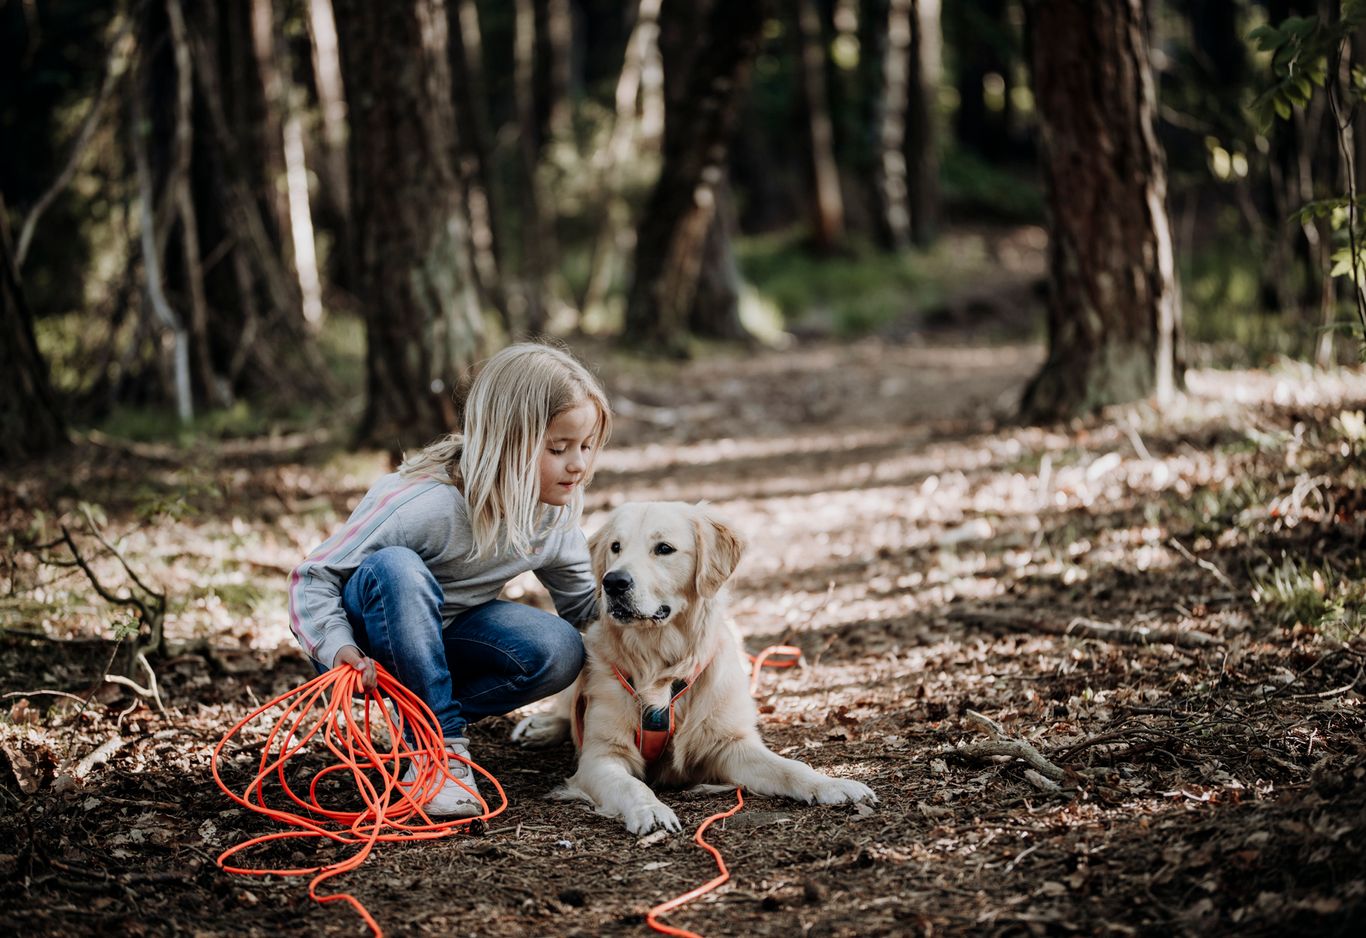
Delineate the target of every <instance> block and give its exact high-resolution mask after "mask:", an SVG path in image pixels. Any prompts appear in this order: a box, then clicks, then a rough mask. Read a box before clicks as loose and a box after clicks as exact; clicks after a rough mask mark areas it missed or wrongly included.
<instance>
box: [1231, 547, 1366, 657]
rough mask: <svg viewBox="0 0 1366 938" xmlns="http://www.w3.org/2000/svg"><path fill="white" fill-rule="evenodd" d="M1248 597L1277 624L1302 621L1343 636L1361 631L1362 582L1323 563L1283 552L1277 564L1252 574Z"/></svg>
mask: <svg viewBox="0 0 1366 938" xmlns="http://www.w3.org/2000/svg"><path fill="white" fill-rule="evenodd" d="M1253 584H1254V588H1253V591H1252V598H1253V599H1254V600H1255V601H1256V602H1257V603H1258V604H1260V605H1262V606H1265V607H1266V609H1267V611H1268V612H1270V613H1271V614H1272V615H1273V616H1274V617H1275V619H1276V621H1277V622H1278V623H1279V624H1281V625H1296V624H1302V625H1306V626H1308V627H1309V628H1312V629H1314V630H1315V631H1319V632H1325V633H1327V634H1330V635H1333V636H1334V637H1337V638H1340V639H1343V640H1347V639H1349V638H1352V637H1354V636H1356V635H1360V634H1361V632H1362V626H1363V620H1362V616H1361V606H1362V602H1363V600H1366V583H1363V582H1362V580H1361V579H1360V577H1359V576H1348V575H1347V573H1346V572H1345V571H1338V570H1334V569H1333V567H1332V566H1330V565H1329V564H1327V563H1324V564H1319V565H1315V564H1313V563H1311V562H1309V561H1307V560H1299V559H1296V558H1294V557H1291V556H1290V555H1288V554H1284V555H1282V557H1281V562H1280V563H1279V564H1273V565H1268V566H1267V567H1266V568H1263V569H1262V570H1261V571H1257V572H1255V573H1254V574H1253Z"/></svg>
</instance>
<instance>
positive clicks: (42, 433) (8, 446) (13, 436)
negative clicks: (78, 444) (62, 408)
mask: <svg viewBox="0 0 1366 938" xmlns="http://www.w3.org/2000/svg"><path fill="white" fill-rule="evenodd" d="M65 443H66V428H65V426H64V425H63V422H62V418H61V415H60V413H59V412H58V410H57V402H56V398H55V396H54V395H53V393H52V385H51V383H50V382H49V380H48V370H47V362H46V361H44V359H43V356H42V353H41V352H40V351H39V350H38V341H37V339H36V338H35V337H34V334H33V314H32V313H31V312H30V310H29V308H28V304H27V303H25V302H24V291H23V287H22V285H21V283H20V280H19V268H18V265H17V264H16V263H15V257H14V244H13V242H12V240H11V238H10V229H9V210H8V209H7V208H6V206H5V199H4V196H3V195H0V459H3V460H5V462H6V463H7V464H10V463H13V462H15V461H17V460H20V459H27V458H30V457H33V456H40V455H42V454H43V453H46V452H49V451H51V450H53V449H56V448H57V447H59V446H62V445H64V444H65Z"/></svg>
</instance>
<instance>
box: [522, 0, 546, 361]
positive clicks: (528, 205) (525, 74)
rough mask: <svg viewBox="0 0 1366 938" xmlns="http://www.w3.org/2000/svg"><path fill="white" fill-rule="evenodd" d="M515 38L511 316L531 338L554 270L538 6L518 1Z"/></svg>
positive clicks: (540, 323) (540, 320)
mask: <svg viewBox="0 0 1366 938" xmlns="http://www.w3.org/2000/svg"><path fill="white" fill-rule="evenodd" d="M515 16H516V22H515V26H514V34H515V35H514V38H513V46H514V52H513V63H514V64H513V94H514V97H515V98H516V102H517V128H518V135H517V153H518V155H519V156H520V157H521V170H522V179H521V186H520V189H521V202H522V206H521V208H522V213H521V214H522V219H521V221H522V269H521V273H522V291H521V299H522V308H521V310H520V315H516V312H517V311H514V316H513V320H514V322H517V323H518V324H519V326H520V328H519V329H517V330H516V331H520V332H524V333H528V334H534V333H537V332H540V331H541V330H542V329H544V328H545V323H546V319H547V316H548V315H549V307H550V303H551V296H550V271H551V269H552V267H553V266H554V260H553V258H554V256H555V249H554V241H553V239H554V228H553V226H552V225H551V223H550V219H549V218H548V217H547V216H546V211H545V203H546V200H545V198H543V195H542V193H541V191H540V186H541V182H540V137H541V134H540V131H539V125H538V123H537V120H536V81H535V75H536V68H535V66H536V5H535V3H534V2H533V0H516V14H515Z"/></svg>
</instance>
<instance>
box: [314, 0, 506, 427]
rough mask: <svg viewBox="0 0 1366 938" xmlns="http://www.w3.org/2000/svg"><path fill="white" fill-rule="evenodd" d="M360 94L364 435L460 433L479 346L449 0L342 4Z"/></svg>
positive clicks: (350, 79)
mask: <svg viewBox="0 0 1366 938" xmlns="http://www.w3.org/2000/svg"><path fill="white" fill-rule="evenodd" d="M336 14H337V24H338V26H339V30H340V35H341V52H342V69H343V77H344V80H345V83H346V86H347V88H348V90H349V94H348V100H349V101H350V102H351V131H352V132H351V150H350V158H351V166H352V189H351V206H352V213H353V221H354V237H353V239H352V243H353V248H354V251H355V260H354V262H353V264H352V269H353V270H354V271H355V272H356V293H357V299H358V300H359V301H360V304H361V307H362V309H364V310H365V316H366V336H367V340H368V348H367V352H366V372H367V389H366V390H367V395H366V407H365V413H364V416H363V417H362V420H361V425H360V428H359V430H358V437H359V440H360V441H361V442H363V443H371V444H378V445H383V446H386V447H389V448H391V449H392V448H394V447H397V446H401V445H410V444H415V443H420V442H423V441H425V440H428V439H430V438H432V437H434V436H436V435H439V434H440V433H442V432H445V431H447V430H449V429H451V428H452V427H453V426H454V424H455V419H456V413H455V407H454V403H453V400H452V396H451V392H452V391H453V390H454V388H455V387H456V385H457V382H458V380H459V377H460V374H461V372H462V371H463V370H464V369H465V368H466V367H467V366H468V365H469V364H470V363H471V362H472V361H473V360H474V359H475V358H476V357H477V356H478V355H480V354H481V352H482V347H483V341H484V340H483V324H482V313H481V310H480V308H479V304H478V301H477V298H476V297H475V295H474V290H473V285H474V280H473V264H472V262H471V255H470V250H471V248H470V243H469V231H468V220H467V219H468V215H467V213H466V210H465V206H464V204H463V200H462V196H461V185H460V178H459V174H458V172H457V170H456V159H457V155H458V151H457V141H456V118H455V112H454V107H453V104H452V101H451V77H450V68H449V58H448V49H447V42H448V33H447V16H446V7H445V4H444V3H443V2H442V0H405V2H402V3H398V2H395V3H386V4H374V3H370V2H369V0H344V2H343V0H339V2H337V3H336Z"/></svg>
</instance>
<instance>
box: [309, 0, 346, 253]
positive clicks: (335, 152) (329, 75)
mask: <svg viewBox="0 0 1366 938" xmlns="http://www.w3.org/2000/svg"><path fill="white" fill-rule="evenodd" d="M307 6H308V38H309V42H310V44H311V46H312V50H313V84H314V86H315V87H316V88H317V90H318V110H319V112H320V114H321V116H322V124H323V149H324V154H325V155H324V156H323V159H322V161H321V163H322V173H321V175H322V176H323V177H324V178H326V180H327V183H326V185H325V186H324V187H323V188H324V189H325V191H326V193H327V199H328V201H330V203H331V204H332V205H333V206H334V207H335V211H336V214H337V215H338V217H339V221H340V224H339V226H338V227H339V228H340V229H341V230H342V232H343V238H342V240H343V242H344V241H345V230H346V220H347V219H348V218H349V217H350V215H351V201H350V188H349V187H348V185H347V176H348V171H347V168H346V136H347V131H346V94H345V92H344V91H343V90H342V77H341V56H340V53H339V52H338V51H337V21H336V18H335V17H334V16H333V15H332V0H307Z"/></svg>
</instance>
